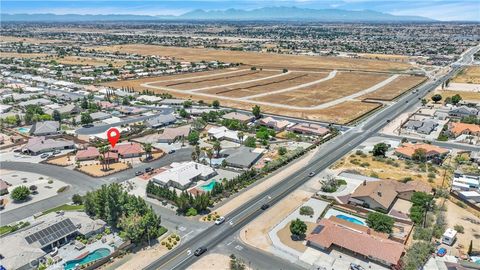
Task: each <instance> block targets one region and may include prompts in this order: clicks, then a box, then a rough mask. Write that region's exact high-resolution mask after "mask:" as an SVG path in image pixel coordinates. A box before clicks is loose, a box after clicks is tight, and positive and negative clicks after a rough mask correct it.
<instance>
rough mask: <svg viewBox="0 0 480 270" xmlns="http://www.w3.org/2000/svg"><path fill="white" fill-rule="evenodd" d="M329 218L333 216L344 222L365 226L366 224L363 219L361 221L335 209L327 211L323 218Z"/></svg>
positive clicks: (359, 218)
mask: <svg viewBox="0 0 480 270" xmlns="http://www.w3.org/2000/svg"><path fill="white" fill-rule="evenodd" d="M331 216H335V217H337V218H341V219H343V220H346V221H349V222H352V223H355V224H358V225H362V226H367V223H365V219H363V218H361V217H357V216H354V215H350V214H347V213H345V212H342V211H339V210H337V209H333V208H330V209H328V211H327V212H326V213H325V216H324V218H327V219H328V218H329V217H331Z"/></svg>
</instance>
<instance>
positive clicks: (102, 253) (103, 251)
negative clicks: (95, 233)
mask: <svg viewBox="0 0 480 270" xmlns="http://www.w3.org/2000/svg"><path fill="white" fill-rule="evenodd" d="M108 255H110V250H109V249H108V248H99V249H96V250H94V251H93V252H90V253H89V254H88V255H87V256H85V257H83V258H81V259H76V260H70V261H68V262H66V263H65V264H64V267H63V269H65V270H71V269H75V267H76V266H77V265H78V266H81V265H84V264H87V263H89V262H93V261H96V260H99V259H101V258H104V257H107V256H108Z"/></svg>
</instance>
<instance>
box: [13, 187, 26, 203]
mask: <svg viewBox="0 0 480 270" xmlns="http://www.w3.org/2000/svg"><path fill="white" fill-rule="evenodd" d="M29 196H30V190H29V189H28V188H27V187H26V186H18V187H16V188H14V189H13V191H12V193H11V194H10V197H11V198H12V199H13V200H14V201H23V200H26V199H27V198H28V197H29Z"/></svg>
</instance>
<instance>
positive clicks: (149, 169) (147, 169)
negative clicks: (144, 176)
mask: <svg viewBox="0 0 480 270" xmlns="http://www.w3.org/2000/svg"><path fill="white" fill-rule="evenodd" d="M151 171H153V168H152V167H147V168H145V172H151Z"/></svg>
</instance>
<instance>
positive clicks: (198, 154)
mask: <svg viewBox="0 0 480 270" xmlns="http://www.w3.org/2000/svg"><path fill="white" fill-rule="evenodd" d="M195 153H196V154H197V159H198V160H200V154H201V153H202V152H201V150H200V146H198V145H196V146H195Z"/></svg>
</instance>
